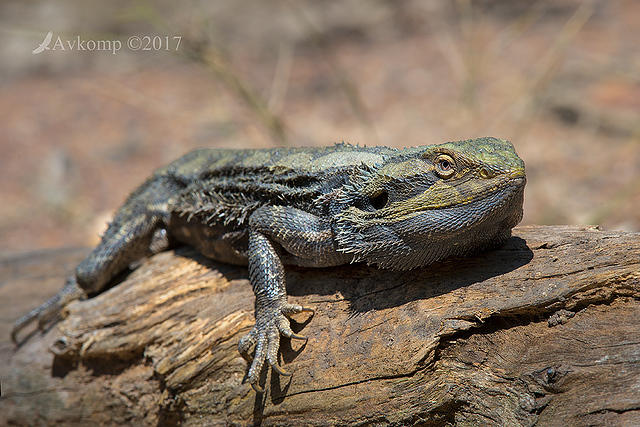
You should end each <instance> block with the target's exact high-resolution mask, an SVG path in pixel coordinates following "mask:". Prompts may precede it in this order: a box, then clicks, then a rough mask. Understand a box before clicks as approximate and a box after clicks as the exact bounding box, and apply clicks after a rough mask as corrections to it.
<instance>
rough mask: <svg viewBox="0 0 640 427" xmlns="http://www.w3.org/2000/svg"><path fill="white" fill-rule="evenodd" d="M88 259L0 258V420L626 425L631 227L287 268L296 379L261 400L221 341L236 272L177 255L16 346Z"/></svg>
mask: <svg viewBox="0 0 640 427" xmlns="http://www.w3.org/2000/svg"><path fill="white" fill-rule="evenodd" d="M85 253H86V251H85V250H55V251H50V252H42V253H29V254H24V255H22V256H6V255H5V256H4V257H2V258H0V307H1V313H2V314H1V315H0V362H1V365H0V381H1V383H2V384H1V385H2V397H1V400H0V424H3V423H5V422H6V423H9V424H25V425H26V424H54V423H64V424H66V425H69V424H71V425H74V424H76V425H80V424H82V425H85V424H88V423H92V424H93V423H102V424H136V425H171V424H184V425H217V424H259V423H262V424H265V425H272V424H277V425H301V424H304V425H309V424H312V425H326V424H362V423H378V424H395V425H407V424H421V425H430V424H434V425H442V424H447V423H451V424H453V423H455V424H461V425H477V424H502V425H533V424H535V423H538V424H539V425H551V424H553V425H575V424H581V425H584V424H629V425H640V386H639V385H640V363H639V362H640V305H639V301H638V299H639V298H640V234H637V233H625V232H604V231H599V230H598V229H596V228H592V227H587V228H584V227H582V228H581V227H539V226H535V227H519V228H516V229H515V230H514V237H513V238H511V239H510V240H509V241H508V243H507V244H506V245H505V246H503V247H502V248H500V249H497V250H494V251H490V252H487V253H484V254H480V255H478V256H475V257H471V258H465V259H451V260H448V261H445V262H442V263H438V264H436V265H433V266H429V267H427V268H424V269H419V270H413V271H408V272H393V271H383V270H377V269H375V268H370V267H366V266H363V265H351V266H343V267H339V268H329V269H303V268H288V269H287V283H288V284H287V287H288V292H289V301H290V302H293V303H296V304H302V305H306V306H311V307H314V308H315V309H316V314H315V316H313V318H308V316H305V315H300V316H296V318H295V320H296V321H294V322H293V326H294V330H295V331H297V332H298V333H301V334H304V335H306V336H308V337H309V341H308V343H307V344H304V345H301V344H300V341H289V340H287V339H283V340H282V343H281V363H282V366H283V368H284V369H286V370H288V371H290V372H292V373H293V376H291V377H282V376H278V375H277V374H275V373H272V372H271V371H269V372H266V370H265V372H263V377H262V381H263V385H264V386H265V387H266V393H265V394H264V395H257V394H256V393H255V392H254V391H253V390H252V389H251V387H249V386H248V385H246V384H242V378H243V376H244V374H245V372H246V369H247V363H246V362H245V361H244V359H243V358H242V357H240V355H239V354H238V352H237V348H236V347H237V343H238V339H239V338H240V337H241V336H242V335H243V334H245V333H246V332H247V331H248V330H249V329H250V327H251V326H252V324H253V301H254V298H253V294H252V291H251V286H250V284H249V283H248V280H247V276H248V274H247V270H246V268H242V267H234V266H229V265H224V264H220V263H216V262H213V261H211V260H208V259H206V258H204V257H202V256H200V255H198V254H197V253H196V252H194V251H193V250H191V249H187V248H183V249H178V250H175V251H169V252H165V253H161V254H158V255H156V256H154V257H152V258H150V259H148V260H147V261H145V262H144V263H142V265H141V266H140V267H139V268H138V269H136V270H135V271H133V272H132V273H131V274H129V275H128V277H126V278H125V279H124V280H123V281H122V282H121V283H119V284H117V285H116V286H113V287H112V288H111V289H109V290H108V291H106V292H103V293H102V294H100V295H97V296H95V297H93V298H90V299H88V300H85V301H77V302H74V303H72V304H70V305H69V306H68V307H67V310H66V317H65V318H64V320H62V321H61V322H59V323H57V324H56V325H55V326H53V327H52V328H50V329H49V330H48V331H46V332H45V333H41V332H34V333H32V334H31V336H29V337H27V338H26V339H25V340H24V342H23V343H22V345H21V346H20V347H19V348H14V346H13V345H12V344H11V343H10V342H9V331H10V327H11V324H12V322H13V320H15V318H17V317H18V316H19V315H20V314H22V313H23V312H24V311H27V310H28V309H30V308H32V307H33V306H34V305H36V304H37V303H38V302H40V301H44V299H45V298H47V297H48V296H50V295H51V294H53V293H55V291H57V290H58V289H59V288H60V287H61V286H62V284H63V282H64V278H65V277H66V275H68V274H69V273H71V272H72V271H73V268H74V266H75V264H76V263H77V262H78V261H79V260H80V259H81V258H82V256H83V255H84V254H85ZM50 348H53V349H55V352H56V353H57V354H56V355H54V354H52V353H51V352H50V351H48V349H50ZM3 418H4V420H3Z"/></svg>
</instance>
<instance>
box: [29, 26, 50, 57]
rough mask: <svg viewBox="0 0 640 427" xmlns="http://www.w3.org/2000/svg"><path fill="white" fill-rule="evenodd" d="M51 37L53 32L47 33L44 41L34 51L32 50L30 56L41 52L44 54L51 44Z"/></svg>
mask: <svg viewBox="0 0 640 427" xmlns="http://www.w3.org/2000/svg"><path fill="white" fill-rule="evenodd" d="M52 37H53V32H52V31H49V32H48V33H47V35H46V36H44V40H42V43H40V45H39V46H38V47H36V48H35V49H33V50H32V51H31V54H32V55H37V54H39V53H41V52H44V51H45V50H49V49H50V48H49V44H50V43H51V38H52Z"/></svg>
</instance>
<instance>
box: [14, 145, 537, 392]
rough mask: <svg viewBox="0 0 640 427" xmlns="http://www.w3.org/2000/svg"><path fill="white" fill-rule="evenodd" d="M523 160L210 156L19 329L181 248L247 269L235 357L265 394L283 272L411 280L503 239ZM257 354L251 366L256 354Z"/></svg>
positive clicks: (416, 154)
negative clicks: (383, 273)
mask: <svg viewBox="0 0 640 427" xmlns="http://www.w3.org/2000/svg"><path fill="white" fill-rule="evenodd" d="M525 182H526V177H525V169H524V162H523V161H522V160H521V159H520V158H519V157H518V155H517V154H516V152H515V150H514V148H513V145H512V144H511V143H510V142H508V141H505V140H502V139H497V138H478V139H471V140H465V141H457V142H448V143H445V144H440V145H427V146H418V147H411V148H405V149H395V148H389V147H360V146H354V145H348V144H344V143H342V144H337V145H335V146H332V147H324V148H272V149H262V150H223V149H202V150H197V151H193V152H191V153H188V154H186V155H185V156H184V157H182V158H180V159H178V160H176V161H174V162H173V163H171V164H169V165H167V166H165V167H163V168H160V169H158V170H157V171H155V173H154V174H153V175H152V176H151V177H150V178H149V179H147V181H146V182H144V183H143V184H142V185H141V186H140V187H138V188H137V189H136V190H135V191H134V192H133V193H132V194H131V195H130V196H129V197H128V198H127V200H126V201H125V203H124V205H123V206H122V207H121V208H120V209H119V210H118V211H117V212H116V214H115V217H114V219H113V222H111V224H110V225H109V226H108V229H107V231H106V232H105V233H104V235H103V236H102V241H101V242H100V244H99V245H98V246H97V247H96V248H95V249H94V250H93V251H92V252H91V253H90V254H89V255H88V256H87V257H86V258H85V259H84V260H83V261H82V262H81V263H80V264H79V265H78V267H77V268H76V271H75V274H73V275H72V276H71V277H70V278H69V279H68V280H67V283H66V285H65V286H64V288H63V289H62V290H61V291H60V292H59V293H58V294H57V295H55V296H54V297H53V298H51V299H50V300H49V301H47V302H45V303H44V304H43V305H41V306H40V307H38V308H36V309H34V310H32V311H31V312H30V313H27V314H26V315H25V316H23V317H22V318H20V319H19V320H17V321H16V323H15V326H14V329H13V331H12V338H13V339H14V341H16V337H17V334H18V332H19V331H20V330H22V329H23V328H24V327H25V326H26V325H28V324H29V323H31V322H32V321H35V320H37V321H38V323H39V325H40V326H41V327H42V326H43V325H45V324H47V323H48V322H50V321H51V319H52V318H53V317H54V316H55V315H56V314H57V313H59V312H60V310H61V309H62V308H63V307H64V306H65V305H66V304H67V303H68V302H70V301H71V300H73V299H77V298H86V297H87V296H92V295H95V294H97V293H99V292H101V291H102V290H104V289H105V287H106V286H107V285H108V284H109V282H111V281H112V280H113V279H114V277H115V276H116V275H118V273H120V272H122V271H123V270H125V269H127V268H128V266H129V265H131V264H132V263H134V262H136V261H138V260H140V259H142V258H144V257H146V256H149V255H151V254H153V253H157V252H159V251H162V250H165V249H167V248H169V247H171V246H175V245H178V244H187V245H191V246H193V247H195V248H196V249H197V250H198V251H200V252H201V253H202V254H203V255H205V256H207V257H210V258H213V259H215V260H218V261H221V262H225V263H231V264H244V265H248V269H249V279H250V281H251V285H252V286H253V292H254V294H255V326H254V327H253V328H252V329H251V330H250V331H249V333H248V334H247V335H245V336H244V337H243V338H241V339H240V341H239V344H238V349H239V351H240V353H241V354H242V355H243V356H245V358H246V359H247V360H248V361H249V362H250V365H249V369H248V371H247V373H246V376H245V379H244V381H245V382H247V383H249V384H251V386H252V387H253V388H254V389H255V390H256V391H258V392H262V388H261V387H260V386H259V381H258V380H259V377H260V372H261V370H262V369H263V366H264V363H265V362H267V363H268V364H269V365H270V366H271V368H272V369H273V370H274V371H275V372H277V373H279V374H281V375H289V374H288V373H286V372H285V371H284V370H283V369H282V368H281V367H280V366H279V364H278V351H279V346H280V337H281V336H284V337H289V338H294V339H301V340H306V339H307V338H306V337H303V336H300V335H297V334H295V333H294V332H293V331H292V329H291V327H290V321H289V319H288V317H289V316H291V315H292V314H294V313H299V312H302V311H311V312H313V310H312V309H311V308H308V307H302V306H300V305H296V304H290V303H289V302H288V301H287V293H286V288H285V269H284V265H297V266H304V267H329V266H336V265H342V264H348V263H353V262H365V263H367V264H370V265H374V266H377V267H379V268H386V269H395V270H407V269H412V268H417V267H423V266H426V265H429V264H431V263H433V262H435V261H438V260H441V259H444V258H447V257H450V256H466V255H470V254H473V253H475V252H478V251H482V250H486V249H489V248H492V247H495V246H497V245H500V244H501V243H503V242H505V241H506V240H507V239H508V238H509V237H510V235H511V229H512V228H513V227H514V226H515V225H516V224H518V222H520V220H521V218H522V204H523V195H524V186H525ZM252 348H254V349H255V352H254V354H253V357H251V353H250V352H251V349H252Z"/></svg>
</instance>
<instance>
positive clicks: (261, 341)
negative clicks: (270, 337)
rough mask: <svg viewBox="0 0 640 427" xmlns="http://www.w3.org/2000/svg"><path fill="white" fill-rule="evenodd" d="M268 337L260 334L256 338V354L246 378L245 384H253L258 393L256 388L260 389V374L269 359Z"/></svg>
mask: <svg viewBox="0 0 640 427" xmlns="http://www.w3.org/2000/svg"><path fill="white" fill-rule="evenodd" d="M267 345H268V343H267V337H266V334H258V336H257V338H256V352H255V354H254V356H253V362H251V366H250V367H249V371H248V372H247V375H246V376H245V378H244V380H243V382H245V383H249V384H251V387H253V388H254V390H256V391H258V390H257V389H256V387H258V388H260V387H259V385H258V381H259V379H260V372H261V371H262V367H263V365H264V362H265V359H266V358H267Z"/></svg>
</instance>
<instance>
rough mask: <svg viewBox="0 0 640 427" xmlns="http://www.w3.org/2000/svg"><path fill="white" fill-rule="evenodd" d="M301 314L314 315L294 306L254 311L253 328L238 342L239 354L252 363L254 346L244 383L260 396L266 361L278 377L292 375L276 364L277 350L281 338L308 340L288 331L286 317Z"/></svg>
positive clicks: (289, 327)
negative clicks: (262, 374) (261, 377)
mask: <svg viewBox="0 0 640 427" xmlns="http://www.w3.org/2000/svg"><path fill="white" fill-rule="evenodd" d="M301 311H313V309H309V308H306V307H302V306H299V305H294V304H282V305H280V306H279V307H276V308H275V310H274V309H267V310H260V308H258V309H257V310H256V325H255V326H254V327H253V329H251V331H250V332H249V333H248V334H247V335H245V336H244V337H242V338H241V339H240V341H239V342H238V350H239V351H240V354H242V356H243V357H244V358H245V359H246V360H247V361H251V356H250V355H249V349H250V348H251V347H252V346H253V345H254V344H255V353H254V356H253V361H251V365H250V366H249V371H248V372H247V375H246V376H245V378H244V380H243V382H245V383H249V384H251V387H253V389H254V390H255V391H256V392H258V393H263V392H264V389H263V388H262V387H260V385H259V384H258V382H259V379H260V372H261V371H262V367H263V366H264V362H265V361H266V362H267V363H268V364H269V366H271V369H273V371H274V372H276V373H278V374H279V375H284V376H289V375H291V373H289V372H287V371H285V370H284V369H282V368H281V367H280V365H279V364H278V350H279V349H280V336H281V335H282V336H285V337H288V338H295V339H301V340H305V341H306V340H307V337H303V336H301V335H297V334H295V333H294V332H293V331H292V330H291V326H290V321H289V319H288V318H287V316H289V315H291V314H295V313H300V312H301Z"/></svg>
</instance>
